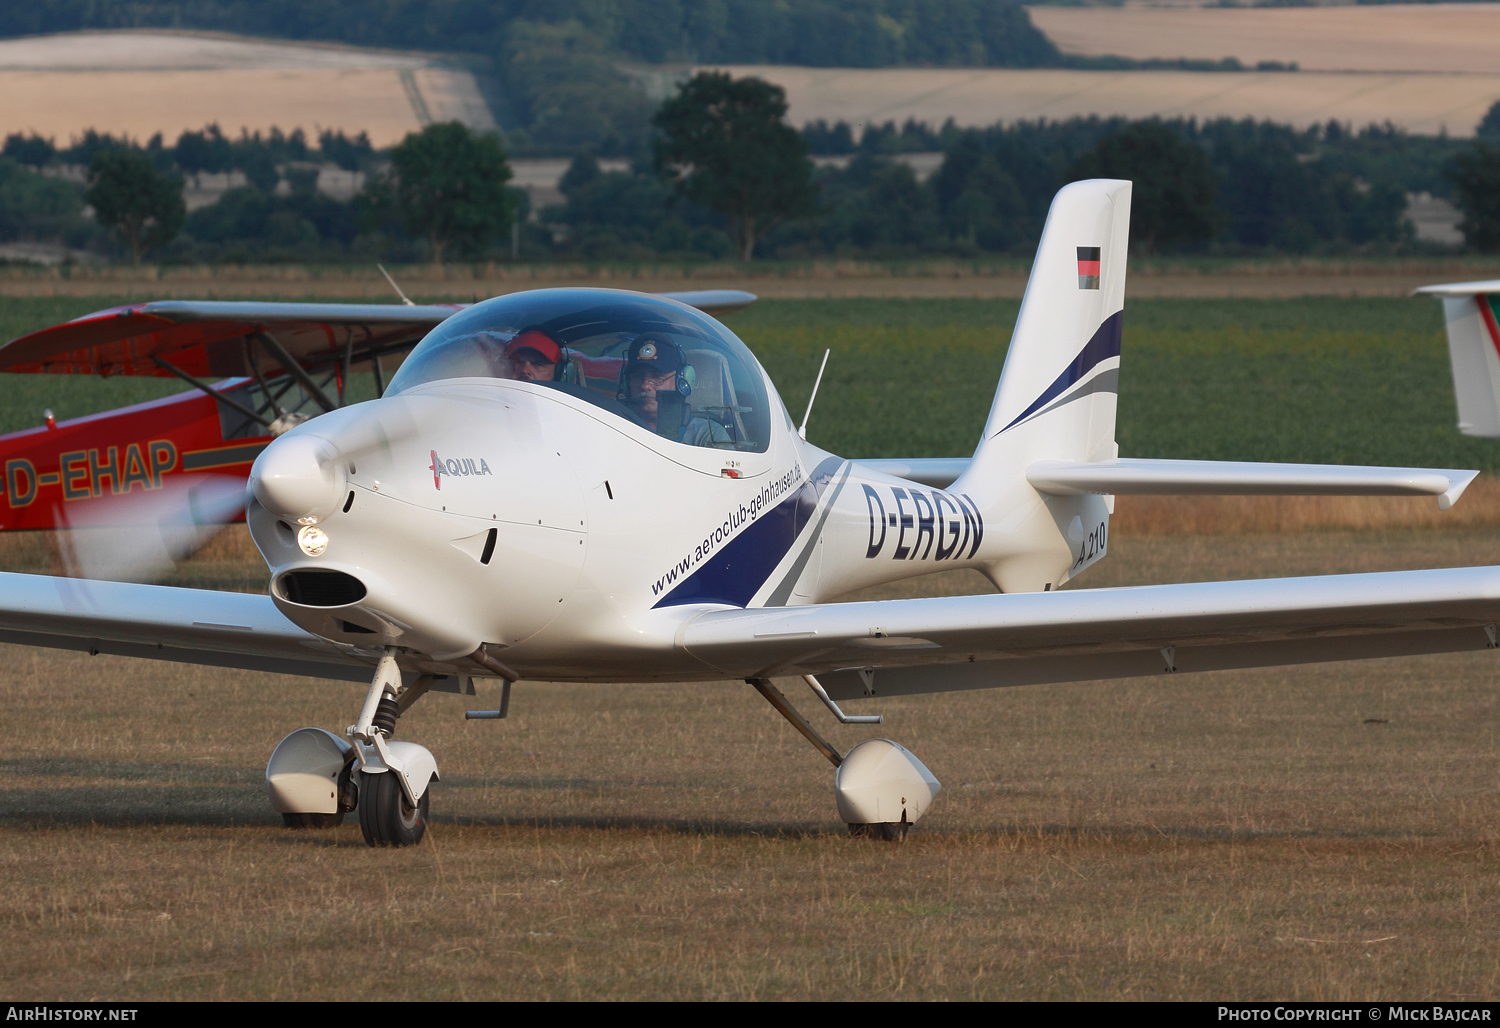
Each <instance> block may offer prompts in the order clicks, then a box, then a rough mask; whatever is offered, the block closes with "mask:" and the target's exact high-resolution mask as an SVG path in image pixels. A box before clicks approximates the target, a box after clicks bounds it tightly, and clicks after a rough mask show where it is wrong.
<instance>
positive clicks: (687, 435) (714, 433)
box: [620, 332, 730, 446]
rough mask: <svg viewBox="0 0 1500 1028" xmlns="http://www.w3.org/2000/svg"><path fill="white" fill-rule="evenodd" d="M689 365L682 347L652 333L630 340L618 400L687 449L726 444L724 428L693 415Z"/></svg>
mask: <svg viewBox="0 0 1500 1028" xmlns="http://www.w3.org/2000/svg"><path fill="white" fill-rule="evenodd" d="M691 371H692V368H691V366H690V365H689V364H688V362H687V358H686V357H685V356H684V355H683V353H682V347H680V346H678V345H677V344H676V343H674V342H672V340H670V339H668V338H667V337H665V336H663V335H660V334H659V333H655V332H644V333H642V334H641V335H638V336H636V337H635V339H633V340H631V343H630V349H629V351H628V352H627V355H626V359H625V368H624V370H623V372H622V373H621V375H620V398H621V399H622V400H624V401H625V402H626V403H627V404H629V405H630V407H631V408H632V409H633V410H634V411H635V412H636V414H637V415H639V416H640V419H641V420H642V421H643V422H645V425H646V427H647V428H649V429H651V431H653V432H655V433H656V434H657V435H660V436H665V437H666V438H668V439H675V440H677V441H678V442H681V443H687V444H688V445H689V446H720V445H724V446H727V445H729V441H730V440H729V433H728V432H727V431H726V430H725V428H724V426H723V425H720V424H719V423H717V422H714V421H710V420H708V419H707V418H704V417H699V416H697V415H695V414H694V413H693V409H692V407H690V406H689V405H688V403H687V398H688V397H689V396H690V395H692V392H693V386H692V383H691V381H690V380H689V379H690V373H691Z"/></svg>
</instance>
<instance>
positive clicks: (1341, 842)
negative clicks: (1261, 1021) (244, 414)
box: [0, 530, 1500, 1000]
mask: <svg viewBox="0 0 1500 1028" xmlns="http://www.w3.org/2000/svg"><path fill="white" fill-rule="evenodd" d="M238 531H239V533H240V534H238V535H236V534H234V533H231V534H230V536H229V537H228V539H227V540H226V542H225V543H223V544H220V549H219V550H218V551H216V553H215V554H210V556H217V558H218V559H219V560H220V562H221V563H233V560H232V559H231V558H234V557H235V556H236V553H238V555H239V557H240V558H243V557H244V556H245V555H244V553H243V551H242V550H238V551H237V550H236V547H242V546H243V535H242V530H238ZM236 540H238V541H236ZM1112 542H1113V543H1114V546H1113V547H1112V549H1113V551H1114V552H1113V555H1112V557H1111V559H1110V560H1109V561H1105V562H1104V563H1102V564H1101V565H1099V566H1098V567H1096V568H1094V569H1091V571H1090V572H1089V575H1088V576H1087V578H1088V580H1089V581H1090V583H1091V584H1115V583H1117V582H1132V581H1171V580H1183V579H1185V578H1190V577H1221V576H1224V577H1234V576H1236V575H1238V574H1244V573H1250V574H1275V573H1281V572H1286V571H1291V572H1303V571H1309V570H1323V571H1335V570H1367V569H1373V568H1380V567H1399V566H1423V565H1436V564H1443V563H1453V562H1458V563H1484V562H1489V563H1495V562H1500V539H1497V538H1496V536H1495V533H1493V532H1491V531H1484V532H1480V531H1466V530H1455V531H1449V532H1430V531H1427V532H1418V531H1386V532H1381V533H1368V532H1366V533H1352V532H1340V531H1325V532H1320V533H1314V534H1311V535H1304V536H1288V535H1281V536H1276V535H1263V536H1195V537H1184V538H1167V537H1161V536H1149V537H1144V538H1131V537H1129V536H1121V535H1117V536H1116V538H1115V539H1114V540H1112ZM30 559H33V560H38V561H39V560H40V559H41V558H39V557H37V556H35V554H33V556H32V557H31V558H30ZM242 563H243V561H242ZM7 566H9V565H7ZM923 584H925V585H926V586H928V587H929V589H928V591H939V592H947V591H961V590H963V589H965V588H967V587H968V586H970V585H972V582H971V581H969V580H967V579H966V578H965V577H964V576H948V577H947V578H933V579H928V580H926V581H925V583H923ZM907 591H908V592H910V591H916V586H909V587H908V589H907ZM893 592H894V591H893ZM1494 674H1495V665H1494V657H1493V656H1492V655H1487V654H1467V655H1461V656H1455V657H1437V658H1422V659H1412V660H1400V661H1387V662H1381V663H1375V664H1341V665H1329V666H1326V667H1313V668H1304V669H1290V670H1279V669H1276V670H1267V671H1254V672H1235V673H1223V674H1214V675H1204V676H1198V677H1185V678H1178V679H1171V680H1168V679H1151V680H1140V681H1131V682H1124V683H1114V684H1108V685H1078V686H1064V687H1051V688H1039V689H1021V690H1009V691H999V692H993V693H975V694H967V695H964V694H959V695H951V696H941V697H935V698H924V699H909V700H881V701H879V703H878V706H876V705H874V704H870V703H864V704H860V706H861V708H868V709H872V710H873V709H878V710H880V711H881V712H882V713H884V714H885V715H886V716H887V724H886V726H885V727H884V728H883V729H880V730H879V731H880V732H881V733H886V734H889V735H891V736H893V737H895V738H898V739H900V740H901V741H903V742H905V743H907V744H909V745H910V746H912V747H913V749H914V750H915V751H916V752H917V753H919V754H920V755H922V756H923V758H924V759H925V760H927V761H928V762H929V764H930V765H931V766H932V768H933V770H934V771H935V772H936V774H937V775H938V777H939V778H940V779H942V780H943V782H944V783H945V786H946V791H945V792H944V794H943V796H942V797H941V799H940V800H939V802H938V804H937V806H936V807H935V808H934V810H933V812H932V814H931V815H930V816H929V817H928V819H926V820H925V821H924V822H923V823H922V824H921V825H920V826H919V828H918V829H917V830H916V831H915V832H913V834H912V835H911V837H910V838H909V839H908V840H907V841H906V842H905V843H904V844H903V845H900V846H889V845H879V844H869V843H860V842H853V841H851V840H849V839H848V838H847V837H846V836H845V835H844V833H843V831H842V826H840V825H839V824H837V822H836V820H835V819H834V816H833V804H832V802H831V800H832V797H831V796H830V795H829V791H830V790H829V785H830V781H829V769H828V767H827V765H826V764H825V763H823V762H822V761H821V758H819V757H818V756H817V755H816V754H814V753H813V752H812V751H811V749H810V748H809V747H807V746H806V745H805V744H804V743H803V742H802V740H801V739H800V737H798V736H797V735H796V734H795V733H794V732H793V731H792V730H791V729H790V728H788V727H787V726H786V725H785V724H784V723H782V722H781V721H780V720H779V719H778V718H777V717H776V716H775V714H774V713H773V712H771V711H770V710H769V709H768V708H767V707H766V706H765V705H764V704H763V703H762V702H761V701H760V700H759V698H758V697H756V696H755V695H754V694H753V693H752V692H751V691H750V690H749V688H748V687H746V686H742V685H736V684H706V685H702V686H695V687H678V686H662V687H654V686H653V687H642V686H629V687H604V686H560V685H548V684H544V683H524V684H522V685H520V686H518V687H517V690H516V695H515V697H514V698H513V701H512V707H511V710H512V716H511V718H510V719H509V720H508V721H505V722H499V723H494V722H489V723H486V722H464V721H463V720H462V719H461V713H460V712H461V710H462V708H463V706H464V703H463V701H461V700H459V699H457V698H455V697H450V696H432V697H429V698H428V699H424V700H423V701H422V703H420V704H418V705H417V706H416V707H415V708H414V709H413V710H412V712H411V713H410V714H409V715H408V716H407V718H406V719H404V720H403V722H402V735H403V736H404V737H406V738H413V739H418V740H421V741H422V742H424V743H425V744H427V745H429V746H431V747H432V748H433V750H434V751H435V752H436V753H437V755H438V757H439V760H440V761H441V762H442V766H443V768H444V771H445V780H444V782H443V783H442V784H441V785H439V786H437V787H435V788H436V791H435V793H434V815H435V823H434V827H433V829H432V831H431V833H430V835H429V840H428V842H427V843H424V845H423V846H421V847H419V848H417V849H415V850H411V851H400V852H392V851H381V852H375V851H369V850H366V849H365V848H364V847H363V845H362V843H361V842H360V839H359V832H358V829H357V827H355V826H354V825H352V824H349V825H345V826H344V827H342V828H339V829H337V830H333V831H328V832H303V833H290V832H286V831H284V830H282V829H281V828H279V827H278V826H277V825H276V823H275V818H274V815H272V814H271V812H270V811H269V809H268V808H267V806H266V803H265V799H264V795H263V791H262V786H261V775H262V768H263V766H264V761H265V759H266V756H267V755H268V754H269V752H270V750H271V748H272V747H273V746H274V745H275V743H276V740H277V739H279V738H280V737H281V735H282V734H284V733H285V732H287V731H289V730H290V729H292V728H295V727H297V726H299V725H303V724H320V725H325V726H337V725H342V724H345V723H347V721H348V720H349V717H350V714H351V712H352V711H353V710H354V709H355V708H356V707H357V704H358V702H359V698H360V696H361V694H362V689H361V688H360V687H359V686H357V685H345V684H330V683H312V682H306V681H303V680H297V679H289V678H279V677H276V676H271V675H260V674H251V673H235V672H222V671H210V670H204V669H196V668H185V667H175V666H171V665H164V664H162V665H159V664H155V663H149V662H132V661H128V660H123V659H113V658H108V657H96V658H89V657H86V656H82V655H71V654H61V655H60V654H56V653H49V652H46V651H35V650H29V649H22V648H14V647H7V648H5V650H4V660H3V663H0V695H3V697H4V705H5V709H6V712H7V729H8V733H7V738H8V740H9V743H8V745H7V747H6V753H5V755H4V757H3V758H0V773H3V774H4V775H5V777H6V781H7V788H6V790H5V792H4V794H3V798H0V824H3V825H4V826H5V831H4V833H3V834H0V869H3V870H0V873H3V876H4V880H5V881H6V883H7V888H6V889H5V890H4V893H3V895H0V958H3V959H0V991H3V992H5V993H6V994H8V995H13V996H24V997H26V998H28V999H38V1000H39V999H49V998H72V999H82V998H118V999H169V998H201V999H213V998H225V999H231V998H261V999H273V998H274V999H287V998H307V999H343V998H359V999H384V998H403V999H411V998H451V999H459V998H467V999H486V998H489V999H493V998H611V999H638V998H639V999H644V998H728V999H787V998H824V999H830V998H861V999H869V998H971V997H972V998H1069V999H1119V998H1199V999H1206V998H1224V997H1237V998H1262V997H1263V998H1303V999H1344V998H1361V999H1369V998H1376V997H1379V998H1383V999H1396V998H1404V999H1429V998H1484V997H1490V996H1493V995H1494V993H1495V990H1496V987H1497V982H1500V959H1497V956H1496V954H1497V952H1500V950H1497V944H1500V927H1497V925H1500V863H1497V860H1496V856H1497V853H1496V843H1497V826H1500V803H1497V799H1496V795H1495V772H1496V770H1497V763H1500V739H1497V736H1496V731H1495V724H1496V715H1497V713H1500V709H1497V708H1500V701H1497V699H1496V696H1495V693H1494V689H1493V685H1492V683H1493V678H1494ZM786 687H787V688H788V689H791V687H792V686H791V684H790V683H788V684H787V686H786ZM792 695H793V696H794V697H797V698H798V699H799V701H800V700H801V696H800V694H798V693H795V692H793V693H792ZM489 699H491V697H480V699H479V701H478V703H479V704H480V705H484V704H485V703H486V701H488V700H489ZM471 702H473V701H471ZM806 709H807V710H809V711H810V712H811V711H812V710H813V709H814V708H813V706H812V705H811V704H807V705H806ZM817 722H818V724H819V725H820V726H822V727H823V728H824V729H825V730H826V731H828V732H830V734H832V735H833V737H834V738H835V739H836V740H837V741H838V742H839V743H840V744H841V745H845V746H847V745H849V744H851V743H852V742H853V741H854V739H857V738H858V737H860V736H861V735H863V734H875V733H865V732H862V731H860V730H858V729H840V728H838V727H837V726H833V725H831V724H829V723H828V719H827V718H826V717H825V716H823V715H821V712H819V714H818V715H817Z"/></svg>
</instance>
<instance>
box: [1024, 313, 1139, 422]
mask: <svg viewBox="0 0 1500 1028" xmlns="http://www.w3.org/2000/svg"><path fill="white" fill-rule="evenodd" d="M1124 327H1125V312H1124V311H1122V310H1121V311H1115V312H1114V313H1113V314H1111V315H1110V316H1109V317H1107V318H1105V319H1104V323H1103V324H1102V325H1100V326H1099V330H1098V331H1097V332H1095V333H1094V337H1093V338H1092V339H1090V340H1089V341H1088V342H1087V343H1086V344H1084V347H1083V349H1082V350H1080V351H1078V356H1077V357H1075V358H1073V363H1071V364H1069V365H1068V366H1067V367H1066V368H1064V369H1063V372H1062V374H1061V375H1058V376H1057V379H1056V380H1055V381H1054V382H1053V383H1052V384H1051V385H1049V386H1048V387H1047V388H1046V390H1045V391H1044V392H1043V393H1042V395H1041V396H1038V397H1037V398H1036V400H1035V401H1034V402H1033V403H1032V404H1031V406H1030V407H1027V408H1026V409H1025V410H1023V411H1022V412H1021V413H1020V414H1017V415H1016V418H1015V420H1014V421H1012V422H1011V423H1010V424H1009V425H1006V426H1005V428H1002V429H1001V430H1000V431H1001V432H1004V431H1005V430H1006V429H1009V428H1014V427H1015V426H1016V425H1017V424H1018V423H1020V422H1022V421H1025V420H1026V419H1027V418H1029V417H1031V415H1033V414H1035V413H1036V412H1037V411H1039V410H1041V409H1042V408H1043V407H1045V406H1046V405H1047V404H1048V403H1050V402H1051V401H1052V400H1054V399H1056V398H1057V397H1058V396H1060V395H1062V392H1063V390H1065V389H1067V388H1068V387H1069V386H1071V385H1072V384H1073V383H1075V382H1077V381H1078V380H1079V379H1081V378H1083V376H1084V375H1087V374H1088V373H1089V372H1090V371H1093V370H1094V368H1095V367H1097V366H1098V365H1099V362H1100V361H1106V360H1109V358H1111V357H1118V356H1120V336H1121V334H1122V333H1123V331H1124Z"/></svg>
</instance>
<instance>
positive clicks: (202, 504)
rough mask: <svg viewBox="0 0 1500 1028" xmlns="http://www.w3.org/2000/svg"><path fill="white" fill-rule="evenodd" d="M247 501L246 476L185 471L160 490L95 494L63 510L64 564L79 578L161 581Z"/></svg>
mask: <svg viewBox="0 0 1500 1028" xmlns="http://www.w3.org/2000/svg"><path fill="white" fill-rule="evenodd" d="M244 508H245V482H244V480H243V479H241V478H235V477H232V476H228V475H191V476H189V475H182V476H173V477H171V478H168V479H167V480H166V481H164V482H163V483H162V487H161V488H160V489H153V490H151V491H150V492H144V493H140V492H137V493H131V494H129V495H126V496H121V497H118V498H115V499H112V500H107V501H106V500H103V499H100V500H95V501H92V502H90V503H88V504H85V505H82V506H80V508H79V509H78V511H77V512H76V513H73V512H68V511H67V510H66V509H65V510H64V511H63V512H62V518H63V519H64V520H65V521H66V524H67V528H66V529H65V530H63V531H60V532H58V536H57V538H58V545H59V549H60V550H61V552H62V560H63V566H64V567H65V568H66V570H67V573H68V574H69V575H70V576H72V577H74V578H93V579H101V580H104V581H114V582H154V581H159V580H160V579H162V578H165V577H166V576H167V575H168V574H170V573H171V571H172V569H173V568H174V567H176V566H177V564H178V563H180V562H181V561H183V560H185V559H187V558H188V557H190V556H192V555H193V554H194V553H196V552H197V551H198V549H199V548H201V547H202V546H203V545H204V544H205V543H207V542H208V541H209V540H210V539H212V538H213V537H214V536H215V535H216V534H217V533H218V532H219V531H220V530H221V529H223V528H224V526H225V525H227V524H229V523H230V522H232V521H233V520H234V519H235V518H237V517H238V516H239V515H240V513H241V511H243V510H244Z"/></svg>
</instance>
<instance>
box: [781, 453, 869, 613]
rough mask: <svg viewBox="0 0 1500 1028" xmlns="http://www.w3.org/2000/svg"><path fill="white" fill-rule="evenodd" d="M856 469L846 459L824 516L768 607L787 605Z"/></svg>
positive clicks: (819, 520) (808, 538) (825, 507)
mask: <svg viewBox="0 0 1500 1028" xmlns="http://www.w3.org/2000/svg"><path fill="white" fill-rule="evenodd" d="M853 470H854V465H853V464H852V463H850V462H849V461H844V473H843V474H842V475H840V476H839V483H838V485H836V486H834V487H833V493H832V495H830V496H829V497H828V503H827V505H826V506H824V508H823V516H822V517H820V518H818V523H817V524H816V525H815V526H813V530H812V534H810V535H809V536H808V537H807V542H806V543H804V544H803V546H802V552H801V553H799V554H797V560H796V561H795V562H794V563H793V564H792V569H791V570H790V571H788V572H787V574H786V577H785V578H783V579H782V580H781V584H780V585H778V586H777V587H776V588H775V590H774V591H773V592H772V593H771V595H770V596H769V597H767V598H766V603H765V605H766V606H767V607H785V606H786V601H787V599H788V598H789V597H790V596H791V595H792V587H793V586H795V585H796V584H797V579H799V578H801V577H802V571H803V569H804V568H806V567H807V562H808V560H809V559H810V558H811V557H812V551H813V547H814V546H816V545H818V540H819V539H820V538H821V537H822V535H823V525H824V524H826V523H827V521H828V515H829V513H831V512H832V510H833V505H834V504H835V503H837V502H838V498H839V493H841V492H843V491H844V483H845V482H847V481H849V472H851V471H853Z"/></svg>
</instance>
